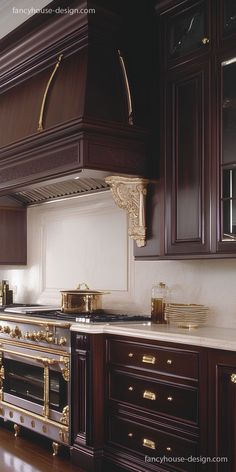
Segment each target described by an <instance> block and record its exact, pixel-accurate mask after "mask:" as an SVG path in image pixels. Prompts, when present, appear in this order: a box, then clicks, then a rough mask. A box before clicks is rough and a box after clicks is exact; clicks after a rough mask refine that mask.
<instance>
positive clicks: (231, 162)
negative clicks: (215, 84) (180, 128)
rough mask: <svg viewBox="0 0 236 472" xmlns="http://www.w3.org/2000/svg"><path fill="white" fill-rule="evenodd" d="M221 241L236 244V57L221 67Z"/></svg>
mask: <svg viewBox="0 0 236 472" xmlns="http://www.w3.org/2000/svg"><path fill="white" fill-rule="evenodd" d="M221 240H222V241H227V240H234V241H236V57H235V58H232V59H230V60H228V61H224V62H223V63H222V158H221Z"/></svg>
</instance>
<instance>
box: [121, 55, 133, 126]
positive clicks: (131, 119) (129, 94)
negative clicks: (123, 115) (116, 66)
mask: <svg viewBox="0 0 236 472" xmlns="http://www.w3.org/2000/svg"><path fill="white" fill-rule="evenodd" d="M118 55H119V61H120V65H121V70H122V74H123V78H124V83H125V89H126V95H127V103H128V115H129V124H130V125H133V124H134V122H133V106H132V99H131V92H130V86H129V79H128V75H127V71H126V67H125V62H124V58H123V56H122V55H121V52H120V50H119V49H118Z"/></svg>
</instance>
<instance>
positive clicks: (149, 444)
mask: <svg viewBox="0 0 236 472" xmlns="http://www.w3.org/2000/svg"><path fill="white" fill-rule="evenodd" d="M143 446H144V447H148V448H149V449H156V443H155V442H154V441H151V439H146V438H144V439H143Z"/></svg>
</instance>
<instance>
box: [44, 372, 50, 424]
mask: <svg viewBox="0 0 236 472" xmlns="http://www.w3.org/2000/svg"><path fill="white" fill-rule="evenodd" d="M43 379H44V391H43V402H44V406H43V416H45V418H48V417H49V389H50V385H49V367H48V364H47V365H44V373H43Z"/></svg>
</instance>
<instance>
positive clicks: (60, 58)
mask: <svg viewBox="0 0 236 472" xmlns="http://www.w3.org/2000/svg"><path fill="white" fill-rule="evenodd" d="M62 57H63V54H60V56H59V57H58V60H57V63H56V65H55V67H54V69H53V71H52V73H51V76H50V77H49V80H48V83H47V85H46V88H45V92H44V94H43V100H42V104H41V109H40V114H39V122H38V131H43V116H44V109H45V105H46V100H47V95H48V91H49V88H50V85H51V83H52V81H53V78H54V75H55V74H56V71H57V69H58V67H59V66H60V63H61V60H62Z"/></svg>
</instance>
